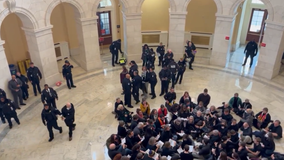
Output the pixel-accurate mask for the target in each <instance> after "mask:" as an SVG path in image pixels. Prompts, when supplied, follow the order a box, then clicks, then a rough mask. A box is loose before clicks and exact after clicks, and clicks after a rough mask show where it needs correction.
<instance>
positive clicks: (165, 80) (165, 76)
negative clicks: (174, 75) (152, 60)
mask: <svg viewBox="0 0 284 160" xmlns="http://www.w3.org/2000/svg"><path fill="white" fill-rule="evenodd" d="M170 76H171V74H170V71H169V70H168V68H167V66H164V67H163V69H162V70H161V71H160V73H159V77H160V80H161V94H160V96H162V95H164V93H168V89H169V81H170Z"/></svg>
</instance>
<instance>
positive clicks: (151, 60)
mask: <svg viewBox="0 0 284 160" xmlns="http://www.w3.org/2000/svg"><path fill="white" fill-rule="evenodd" d="M155 60H156V55H155V52H154V50H153V48H151V49H150V54H149V55H148V57H147V63H146V67H147V69H148V70H149V69H150V68H152V69H155Z"/></svg>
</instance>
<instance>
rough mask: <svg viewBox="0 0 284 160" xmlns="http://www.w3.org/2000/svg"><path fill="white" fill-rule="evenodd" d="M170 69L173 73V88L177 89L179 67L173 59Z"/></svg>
mask: <svg viewBox="0 0 284 160" xmlns="http://www.w3.org/2000/svg"><path fill="white" fill-rule="evenodd" d="M168 68H169V71H170V73H171V80H172V88H175V81H176V73H177V71H178V65H177V63H176V62H175V61H174V60H173V59H171V60H170V63H169V65H168Z"/></svg>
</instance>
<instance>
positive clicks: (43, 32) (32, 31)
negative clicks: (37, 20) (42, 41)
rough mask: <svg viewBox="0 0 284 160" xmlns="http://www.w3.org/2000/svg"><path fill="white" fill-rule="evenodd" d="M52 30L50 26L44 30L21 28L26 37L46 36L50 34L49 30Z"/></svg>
mask: <svg viewBox="0 0 284 160" xmlns="http://www.w3.org/2000/svg"><path fill="white" fill-rule="evenodd" d="M52 28H53V26H52V25H50V26H47V27H44V28H39V29H29V28H24V27H22V30H23V31H24V32H25V34H26V35H30V36H35V37H41V36H45V35H47V34H52V30H51V29H52Z"/></svg>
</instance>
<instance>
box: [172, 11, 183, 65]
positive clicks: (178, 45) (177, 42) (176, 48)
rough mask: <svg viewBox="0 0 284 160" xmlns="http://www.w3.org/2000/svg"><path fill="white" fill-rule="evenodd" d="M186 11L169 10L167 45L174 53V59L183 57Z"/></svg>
mask: <svg viewBox="0 0 284 160" xmlns="http://www.w3.org/2000/svg"><path fill="white" fill-rule="evenodd" d="M186 15H187V12H171V11H170V25H169V45H168V49H171V50H172V51H173V53H174V59H175V60H179V59H180V58H182V57H183V54H184V51H185V48H184V46H185V45H186V44H185V41H184V33H185V23H186Z"/></svg>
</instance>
